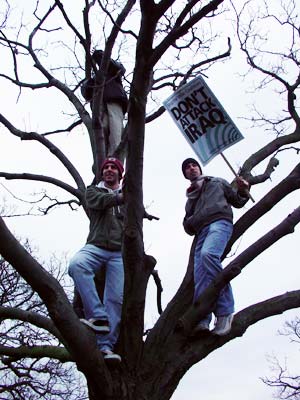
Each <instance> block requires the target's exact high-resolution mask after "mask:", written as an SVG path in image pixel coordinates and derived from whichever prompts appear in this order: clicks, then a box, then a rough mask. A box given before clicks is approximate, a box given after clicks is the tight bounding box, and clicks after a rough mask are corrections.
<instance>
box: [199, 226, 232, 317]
mask: <svg viewBox="0 0 300 400" xmlns="http://www.w3.org/2000/svg"><path fill="white" fill-rule="evenodd" d="M232 229H233V226H232V223H231V222H230V221H227V220H224V219H221V220H218V221H215V222H212V223H211V224H210V225H207V226H205V227H204V228H203V229H202V230H201V231H200V232H199V233H198V234H197V242H196V247H195V254H194V285H195V290H194V302H195V301H196V300H197V299H198V297H199V296H200V294H201V293H203V291H204V290H205V289H206V288H207V287H208V286H209V285H210V283H211V282H212V281H213V280H214V279H215V278H216V277H217V275H218V274H219V273H220V272H221V271H222V264H221V256H222V254H223V252H224V250H225V247H226V245H227V243H228V241H229V239H230V237H231V234H232ZM213 312H214V314H215V316H216V317H220V316H223V315H228V314H232V313H233V312H234V299H233V294H232V289H231V285H230V284H228V285H226V286H225V287H224V288H223V289H222V291H221V292H220V294H219V297H218V300H217V303H216V306H215V309H214V310H213ZM203 321H207V322H208V323H209V322H210V321H211V314H209V315H208V316H207V317H206V318H204V319H203Z"/></svg>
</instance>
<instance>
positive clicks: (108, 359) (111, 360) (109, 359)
mask: <svg viewBox="0 0 300 400" xmlns="http://www.w3.org/2000/svg"><path fill="white" fill-rule="evenodd" d="M103 358H104V361H105V363H106V364H107V365H108V366H109V367H117V366H118V365H120V364H121V361H122V359H121V357H116V356H104V357H103Z"/></svg>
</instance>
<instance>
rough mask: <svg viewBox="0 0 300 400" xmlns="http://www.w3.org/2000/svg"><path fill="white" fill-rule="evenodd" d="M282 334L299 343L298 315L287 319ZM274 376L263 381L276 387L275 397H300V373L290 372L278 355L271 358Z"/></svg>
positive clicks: (283, 399) (294, 399) (294, 398)
mask: <svg viewBox="0 0 300 400" xmlns="http://www.w3.org/2000/svg"><path fill="white" fill-rule="evenodd" d="M279 334H280V335H283V336H286V337H288V338H289V340H290V341H291V342H292V343H296V344H299V342H300V341H299V339H300V320H299V317H296V318H295V319H294V320H292V321H287V322H286V323H285V325H284V328H283V330H281V331H279ZM269 361H270V369H271V371H272V376H270V377H265V378H262V381H263V382H264V383H265V384H266V385H268V386H270V387H272V388H274V398H276V399H282V400H285V399H293V400H298V399H299V397H300V377H299V374H298V373H292V372H290V369H289V368H288V366H287V363H285V364H284V365H283V364H282V363H281V362H280V361H279V359H278V358H277V356H272V357H270V358H269Z"/></svg>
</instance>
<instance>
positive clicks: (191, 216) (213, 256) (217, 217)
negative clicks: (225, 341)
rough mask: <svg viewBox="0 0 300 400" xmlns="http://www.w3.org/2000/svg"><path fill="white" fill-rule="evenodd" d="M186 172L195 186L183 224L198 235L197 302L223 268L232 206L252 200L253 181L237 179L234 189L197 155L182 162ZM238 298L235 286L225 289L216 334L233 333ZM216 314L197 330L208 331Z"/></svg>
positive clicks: (218, 305) (217, 309)
mask: <svg viewBox="0 0 300 400" xmlns="http://www.w3.org/2000/svg"><path fill="white" fill-rule="evenodd" d="M182 172H183V175H184V177H185V178H186V179H188V180H190V182H191V185H190V187H189V188H188V189H187V192H186V195H187V198H188V200H187V203H186V207H185V211H186V214H185V217H184V220H183V226H184V229H185V231H186V233H188V234H189V235H195V236H196V245H195V253H194V302H196V300H197V299H198V298H199V296H200V294H201V293H202V292H203V291H204V290H205V289H206V288H207V287H208V286H209V285H210V283H211V282H212V281H213V280H214V279H215V278H216V276H217V275H218V274H219V273H220V272H221V271H222V265H221V256H222V254H223V252H224V250H225V247H226V245H227V243H228V241H229V239H230V237H231V234H232V230H233V222H232V221H233V214H232V208H231V206H234V207H237V208H241V207H243V206H244V205H245V204H246V202H247V201H248V199H249V193H248V188H249V184H248V182H246V181H245V180H244V179H242V178H240V177H239V178H237V179H236V184H237V188H236V189H235V188H233V187H232V186H231V185H230V184H229V183H228V182H227V181H225V180H224V179H221V178H215V177H211V176H205V175H203V174H202V169H201V167H200V165H199V163H198V161H196V160H195V159H193V158H187V159H186V160H184V161H183V163H182ZM233 312H234V299H233V294H232V289H231V285H230V284H228V285H226V287H225V288H224V289H223V290H222V291H221V293H220V295H219V297H218V300H217V302H216V305H215V309H214V310H213V313H214V315H215V317H216V320H215V327H214V329H213V331H212V333H214V334H216V335H219V336H222V335H226V334H227V333H229V331H230V329H231V324H232V320H233ZM211 318H212V315H211V314H209V315H207V316H206V317H205V318H204V319H202V320H201V321H200V322H199V323H198V325H197V326H196V328H195V332H205V331H206V332H208V331H209V325H210V322H211Z"/></svg>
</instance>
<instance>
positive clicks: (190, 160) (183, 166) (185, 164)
mask: <svg viewBox="0 0 300 400" xmlns="http://www.w3.org/2000/svg"><path fill="white" fill-rule="evenodd" d="M190 163H194V164H197V165H198V167H199V168H200V172H201V174H202V168H201V166H200V164H199V162H198V161H197V160H195V159H194V158H187V159H186V160H184V161H183V163H182V166H181V169H182V173H183V175H184V177H185V178H186V176H185V169H186V167H187V165H188V164H190Z"/></svg>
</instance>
